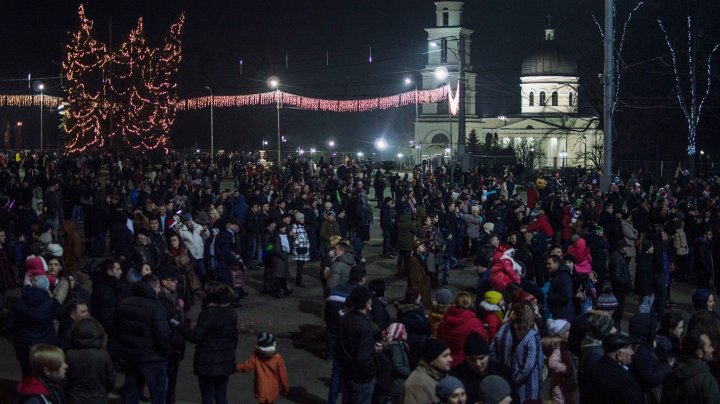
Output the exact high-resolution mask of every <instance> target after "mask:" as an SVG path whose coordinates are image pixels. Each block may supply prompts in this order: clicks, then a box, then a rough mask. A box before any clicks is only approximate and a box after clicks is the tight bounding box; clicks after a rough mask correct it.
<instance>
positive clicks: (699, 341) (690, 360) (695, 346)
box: [661, 331, 720, 404]
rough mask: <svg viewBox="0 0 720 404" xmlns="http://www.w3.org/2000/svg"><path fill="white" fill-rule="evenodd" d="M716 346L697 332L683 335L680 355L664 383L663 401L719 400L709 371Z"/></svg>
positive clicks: (718, 390) (719, 391)
mask: <svg viewBox="0 0 720 404" xmlns="http://www.w3.org/2000/svg"><path fill="white" fill-rule="evenodd" d="M714 351H715V347H713V345H712V343H711V341H710V338H708V336H707V335H706V334H704V333H702V332H700V331H693V332H690V333H689V334H688V335H686V336H685V338H683V347H682V356H681V357H680V358H679V360H678V362H679V366H677V367H675V368H674V369H673V370H672V371H671V372H670V373H669V374H668V375H667V377H666V378H665V381H664V382H663V393H662V400H661V403H662V404H675V403H680V404H691V403H712V404H717V403H720V388H719V387H718V383H717V381H716V380H715V378H714V377H713V376H712V373H710V367H709V366H708V362H710V361H712V359H713V353H714Z"/></svg>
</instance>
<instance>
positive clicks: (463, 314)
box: [438, 291, 488, 367]
mask: <svg viewBox="0 0 720 404" xmlns="http://www.w3.org/2000/svg"><path fill="white" fill-rule="evenodd" d="M472 307H473V299H472V295H470V293H468V292H465V291H461V292H458V293H457V294H456V295H455V300H454V301H453V306H452V307H450V308H449V309H448V311H447V313H445V316H443V318H442V320H440V327H439V328H438V339H439V340H442V341H445V343H447V345H448V347H449V348H450V353H451V354H452V358H453V361H452V365H451V366H452V367H455V366H457V365H459V364H461V363H462V362H463V361H464V360H465V351H464V347H465V338H467V336H468V334H470V333H471V332H476V333H478V334H480V335H482V336H483V338H485V341H487V340H488V335H487V331H486V330H485V326H484V325H483V323H482V321H480V319H478V318H477V316H476V315H475V312H474V311H473V310H472Z"/></svg>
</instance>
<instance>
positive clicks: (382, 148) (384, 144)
mask: <svg viewBox="0 0 720 404" xmlns="http://www.w3.org/2000/svg"><path fill="white" fill-rule="evenodd" d="M387 146H388V144H387V141H386V140H385V139H383V138H380V139H378V140H376V141H375V147H376V148H377V149H378V150H380V160H385V149H387Z"/></svg>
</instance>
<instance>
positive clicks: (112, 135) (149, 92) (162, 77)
mask: <svg viewBox="0 0 720 404" xmlns="http://www.w3.org/2000/svg"><path fill="white" fill-rule="evenodd" d="M79 16H80V22H81V26H80V29H79V30H78V32H77V33H75V34H73V35H72V36H71V38H70V41H69V42H68V44H67V46H66V58H65V60H64V61H63V69H64V71H65V76H66V78H67V80H68V100H67V101H68V104H69V113H66V119H65V122H64V128H65V132H66V134H67V141H66V151H67V152H68V153H81V152H84V151H85V150H87V149H89V148H90V149H95V148H99V147H103V146H110V147H112V148H118V149H130V150H133V151H140V150H162V151H165V152H167V151H168V148H169V134H170V128H171V127H172V124H173V123H174V121H175V113H176V110H177V108H176V105H177V94H176V89H177V84H176V78H177V72H178V67H179V64H180V60H181V42H180V35H181V34H182V27H183V24H184V21H185V16H184V14H183V15H181V16H180V18H179V19H178V21H177V22H175V23H174V24H173V25H172V26H171V27H170V33H169V35H168V36H167V37H166V38H165V41H164V45H163V46H162V47H161V48H153V47H150V46H148V45H147V43H146V41H145V37H144V33H143V21H142V18H141V19H139V20H138V24H137V27H136V28H135V29H134V30H132V31H131V32H130V35H129V37H128V39H127V40H126V41H125V42H124V43H123V44H122V45H121V46H120V48H119V49H118V50H117V51H116V52H114V53H112V54H109V53H108V51H107V49H106V47H105V45H99V44H98V43H97V42H96V41H95V40H94V39H92V37H91V35H90V30H91V29H92V25H93V22H92V21H90V20H88V19H87V18H86V17H85V12H84V8H83V6H80V9H79ZM110 122H112V123H113V124H112V127H111V125H110Z"/></svg>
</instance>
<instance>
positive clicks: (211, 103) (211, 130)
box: [205, 86, 215, 167]
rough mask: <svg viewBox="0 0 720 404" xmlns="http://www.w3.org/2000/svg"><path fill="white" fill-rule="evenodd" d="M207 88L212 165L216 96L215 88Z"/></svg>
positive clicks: (213, 161)
mask: <svg viewBox="0 0 720 404" xmlns="http://www.w3.org/2000/svg"><path fill="white" fill-rule="evenodd" d="M205 89H206V90H208V91H210V166H211V167H212V166H213V165H214V164H215V119H214V116H213V114H214V112H215V111H213V110H214V107H215V97H213V90H212V88H210V86H205Z"/></svg>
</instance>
